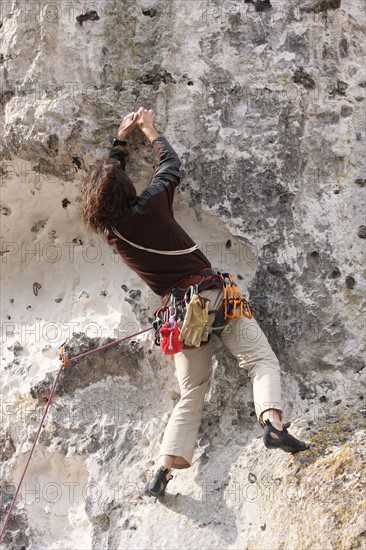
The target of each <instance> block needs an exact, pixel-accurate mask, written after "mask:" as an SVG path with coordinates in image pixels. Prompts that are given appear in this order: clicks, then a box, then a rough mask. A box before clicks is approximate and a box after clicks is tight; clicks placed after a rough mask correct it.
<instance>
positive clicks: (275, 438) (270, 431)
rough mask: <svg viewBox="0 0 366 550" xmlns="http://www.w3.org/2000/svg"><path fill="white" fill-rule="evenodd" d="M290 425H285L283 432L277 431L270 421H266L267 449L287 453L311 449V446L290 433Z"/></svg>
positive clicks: (264, 435)
mask: <svg viewBox="0 0 366 550" xmlns="http://www.w3.org/2000/svg"><path fill="white" fill-rule="evenodd" d="M289 425H290V424H285V425H284V426H283V429H282V430H276V428H274V427H273V426H272V424H271V422H270V421H269V420H266V421H265V426H264V434H263V441H264V445H265V446H266V447H267V449H282V450H283V451H285V453H298V452H299V451H306V450H308V449H310V447H309V445H306V443H304V442H303V441H299V440H298V439H296V438H295V437H294V436H292V435H291V434H289V433H288V431H287V428H288V427H289Z"/></svg>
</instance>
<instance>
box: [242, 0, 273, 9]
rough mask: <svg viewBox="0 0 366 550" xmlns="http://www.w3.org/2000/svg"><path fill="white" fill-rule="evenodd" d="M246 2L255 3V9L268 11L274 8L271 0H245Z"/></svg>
mask: <svg viewBox="0 0 366 550" xmlns="http://www.w3.org/2000/svg"><path fill="white" fill-rule="evenodd" d="M244 4H253V6H254V8H255V11H257V12H261V11H268V10H270V9H272V4H271V2H270V0H244Z"/></svg>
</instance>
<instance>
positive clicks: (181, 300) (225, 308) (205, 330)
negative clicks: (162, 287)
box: [153, 268, 252, 356]
mask: <svg viewBox="0 0 366 550" xmlns="http://www.w3.org/2000/svg"><path fill="white" fill-rule="evenodd" d="M190 280H192V281H195V282H194V283H193V284H191V285H189V286H188V287H185V286H180V285H183V284H184V283H186V282H189V281H190ZM213 280H217V281H219V284H218V285H217V288H220V287H222V289H223V300H222V303H221V304H220V306H219V307H218V308H217V309H216V310H208V307H206V304H205V302H206V300H205V299H204V298H202V297H200V296H199V291H200V290H201V291H202V290H204V289H206V288H207V285H209V284H212V281H213ZM164 297H165V303H164V305H163V306H162V307H160V308H159V309H158V310H157V311H156V312H155V314H154V318H155V320H154V322H153V326H154V329H155V343H156V344H157V345H159V346H160V347H161V349H162V351H163V353H164V354H167V355H171V356H173V355H174V354H175V353H178V351H181V349H180V348H179V346H178V345H176V346H175V345H173V341H174V342H175V344H177V336H178V338H179V340H180V341H183V342H184V346H185V348H189V347H199V346H200V345H202V344H204V343H206V342H207V341H208V340H209V338H210V335H211V332H215V331H217V332H219V331H226V330H229V328H230V326H231V324H232V323H233V322H234V321H235V319H240V318H241V317H243V316H245V317H248V318H249V319H250V318H251V317H252V312H251V310H250V306H249V304H248V302H247V301H246V299H245V298H244V296H243V295H242V293H241V292H240V290H239V289H238V287H237V285H236V283H235V281H234V279H233V277H232V275H230V273H221V272H220V271H215V270H213V269H209V268H207V269H205V270H203V271H201V272H200V273H197V274H195V275H192V276H190V277H188V278H187V279H185V280H184V281H181V282H180V283H178V284H176V285H175V286H174V287H173V288H170V289H168V290H167V291H166V292H165V293H164ZM212 313H215V314H216V315H215V319H214V322H213V324H212V325H210V323H209V322H208V315H209V314H212ZM174 321H178V322H179V321H183V324H182V323H180V324H178V323H177V324H174ZM163 327H164V328H163ZM179 330H180V332H181V334H180V335H179V334H178V333H179Z"/></svg>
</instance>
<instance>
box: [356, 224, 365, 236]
mask: <svg viewBox="0 0 366 550" xmlns="http://www.w3.org/2000/svg"><path fill="white" fill-rule="evenodd" d="M357 235H358V236H359V237H360V239H366V225H360V227H359V228H358V232H357Z"/></svg>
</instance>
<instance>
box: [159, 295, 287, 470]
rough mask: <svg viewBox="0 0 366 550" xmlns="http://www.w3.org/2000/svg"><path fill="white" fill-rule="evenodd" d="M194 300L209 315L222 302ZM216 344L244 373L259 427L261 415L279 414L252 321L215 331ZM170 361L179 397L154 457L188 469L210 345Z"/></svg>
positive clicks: (267, 358)
mask: <svg viewBox="0 0 366 550" xmlns="http://www.w3.org/2000/svg"><path fill="white" fill-rule="evenodd" d="M200 296H203V297H204V298H208V299H209V300H210V302H211V303H210V310H214V309H216V308H217V307H218V306H219V304H220V301H221V300H222V290H221V289H214V290H204V291H202V292H200ZM214 317H215V314H214V313H213V314H211V315H210V322H211V323H212V322H213V320H214ZM220 340H221V341H222V343H223V344H224V345H225V346H226V348H227V349H228V350H229V351H230V352H231V353H232V354H233V355H235V356H236V358H237V360H238V362H239V366H240V367H242V368H244V369H246V370H247V371H248V374H249V377H250V379H251V381H252V384H253V397H254V404H255V410H256V415H257V418H258V420H259V422H260V423H261V415H262V414H263V413H264V412H265V411H266V410H268V409H278V410H280V411H281V410H282V405H281V381H280V366H279V363H278V359H277V357H276V356H275V354H274V353H273V351H272V349H271V347H270V345H269V343H268V341H267V338H266V337H265V335H264V334H263V332H262V331H261V329H260V328H259V326H258V324H257V322H256V321H255V320H254V319H253V318H251V319H248V318H247V317H242V318H241V319H236V320H235V321H233V322H232V324H230V326H229V327H227V328H226V329H225V331H222V332H221V335H220ZM174 357H175V367H176V375H177V378H178V383H179V388H180V393H181V396H180V400H179V402H178V403H177V404H176V406H175V407H174V409H173V412H172V414H171V416H170V419H169V422H168V424H167V427H166V429H165V432H164V437H163V441H162V445H161V449H160V455H161V456H163V455H172V456H175V457H176V458H175V461H174V464H173V468H189V467H190V466H191V463H192V456H193V451H194V447H195V444H196V440H197V435H198V430H199V427H200V424H201V419H202V409H203V402H204V397H205V394H206V391H207V387H208V383H209V380H210V377H211V374H212V364H211V363H212V343H211V341H210V342H208V343H207V344H206V345H203V346H201V347H199V348H195V349H189V350H183V351H182V352H180V353H177V354H176V355H175V356H174Z"/></svg>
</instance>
